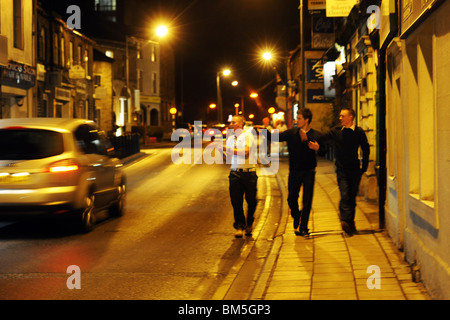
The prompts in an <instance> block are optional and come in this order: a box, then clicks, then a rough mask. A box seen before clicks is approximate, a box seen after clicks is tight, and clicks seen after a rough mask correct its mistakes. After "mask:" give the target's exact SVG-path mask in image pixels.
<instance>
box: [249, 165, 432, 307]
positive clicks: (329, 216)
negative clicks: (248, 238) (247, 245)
mask: <svg viewBox="0 0 450 320" xmlns="http://www.w3.org/2000/svg"><path fill="white" fill-rule="evenodd" d="M278 174H279V178H281V181H282V182H283V184H284V186H285V187H286V188H287V175H288V167H287V166H286V165H284V166H280V171H279V173H278ZM286 192H287V191H286ZM300 199H301V195H300ZM339 199H340V194H339V189H338V186H337V183H336V175H335V173H334V165H333V163H332V162H330V161H326V160H321V161H319V164H318V167H317V173H316V184H315V189H314V199H313V209H312V212H311V217H310V222H309V223H310V225H309V229H310V232H311V236H310V237H306V238H305V237H301V236H296V235H295V233H294V230H293V227H292V221H293V219H292V218H291V217H290V214H285V215H284V216H285V217H286V228H285V230H284V232H283V233H282V235H281V237H282V241H281V244H280V245H279V246H278V247H277V248H276V249H275V251H276V252H274V254H275V256H274V258H273V262H272V265H269V266H266V268H265V272H266V274H265V275H264V274H263V275H262V276H261V277H262V278H264V277H265V280H264V281H263V283H261V281H260V283H259V284H258V286H259V289H258V288H257V290H259V291H260V292H259V294H257V295H256V297H255V296H254V297H253V298H255V299H263V300H329V299H333V300H341V299H342V300H424V299H430V298H429V296H428V295H427V293H426V291H425V289H424V287H423V286H422V284H420V283H415V282H413V281H412V276H411V268H410V266H409V265H408V264H407V263H406V262H405V261H404V259H403V258H402V255H401V252H399V250H398V249H397V248H396V247H395V245H394V244H393V243H392V241H391V239H390V238H389V235H388V234H387V232H386V231H383V230H379V229H378V204H376V203H369V202H366V201H364V200H362V199H358V201H357V211H356V218H355V223H356V228H357V229H358V233H357V234H355V235H353V236H351V237H350V236H347V235H345V233H343V231H342V229H341V225H340V221H339V217H338V212H339V211H338V203H339ZM283 200H284V201H286V199H283ZM300 207H301V205H300ZM286 208H287V204H286ZM285 210H288V209H285ZM371 221H372V223H371ZM373 221H375V223H374V222H373Z"/></svg>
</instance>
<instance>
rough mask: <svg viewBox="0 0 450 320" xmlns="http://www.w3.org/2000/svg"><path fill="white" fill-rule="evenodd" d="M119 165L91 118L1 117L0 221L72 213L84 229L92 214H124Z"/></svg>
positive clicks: (88, 227) (123, 184)
mask: <svg viewBox="0 0 450 320" xmlns="http://www.w3.org/2000/svg"><path fill="white" fill-rule="evenodd" d="M125 192H126V181H125V175H124V173H123V171H122V163H121V161H120V160H119V159H117V158H115V157H114V148H113V147H112V146H111V144H110V143H109V140H108V139H107V138H106V137H105V136H104V135H103V134H102V132H99V131H98V129H97V128H96V126H95V124H94V122H92V121H88V120H80V119H61V118H59V119H54V118H27V119H6V120H0V220H22V219H23V218H27V217H35V218H36V217H44V216H49V215H50V216H53V217H56V216H64V217H75V218H76V219H75V220H74V221H76V223H78V225H79V226H80V228H81V230H82V231H86V232H88V231H90V230H92V228H93V227H94V225H95V222H96V219H95V212H97V210H103V209H106V208H108V209H110V212H111V214H112V215H115V216H121V215H123V213H124V203H125Z"/></svg>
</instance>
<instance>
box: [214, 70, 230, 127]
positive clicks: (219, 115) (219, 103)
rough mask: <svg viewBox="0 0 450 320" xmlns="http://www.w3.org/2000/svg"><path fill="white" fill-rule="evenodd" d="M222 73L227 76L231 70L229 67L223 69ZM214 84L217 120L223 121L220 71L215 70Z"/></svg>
mask: <svg viewBox="0 0 450 320" xmlns="http://www.w3.org/2000/svg"><path fill="white" fill-rule="evenodd" d="M222 74H223V75H224V76H229V75H230V74H231V71H230V70H229V69H225V70H224V71H223V72H222ZM216 85H217V121H218V122H219V123H222V122H223V114H222V113H223V105H222V93H221V91H220V72H217V76H216Z"/></svg>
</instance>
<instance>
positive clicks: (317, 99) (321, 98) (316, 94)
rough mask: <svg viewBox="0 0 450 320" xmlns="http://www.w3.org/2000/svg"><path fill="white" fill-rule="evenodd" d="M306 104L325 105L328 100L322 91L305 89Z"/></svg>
mask: <svg viewBox="0 0 450 320" xmlns="http://www.w3.org/2000/svg"><path fill="white" fill-rule="evenodd" d="M306 97H307V100H306V102H307V103H327V102H329V100H328V99H327V98H325V95H324V94H323V89H307V90H306Z"/></svg>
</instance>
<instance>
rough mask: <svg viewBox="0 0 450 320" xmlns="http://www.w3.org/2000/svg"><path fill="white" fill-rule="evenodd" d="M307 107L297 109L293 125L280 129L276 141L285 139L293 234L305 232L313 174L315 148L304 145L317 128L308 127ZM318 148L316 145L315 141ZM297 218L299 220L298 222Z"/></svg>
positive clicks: (306, 230)
mask: <svg viewBox="0 0 450 320" xmlns="http://www.w3.org/2000/svg"><path fill="white" fill-rule="evenodd" d="M311 120H312V113H311V110H309V109H306V108H303V109H300V110H299V111H298V112H297V127H296V128H291V129H288V130H286V131H284V132H281V133H280V135H279V141H280V142H281V141H286V142H287V147H288V152H289V180H288V204H289V208H290V209H291V216H292V217H293V218H294V229H295V233H296V234H297V235H301V236H308V235H309V232H308V221H309V214H310V212H311V206H312V199H313V191H314V180H315V175H316V166H317V160H316V152H315V150H313V149H312V148H314V145H313V144H312V145H311V147H309V145H308V141H315V140H316V139H317V138H318V137H319V132H318V131H315V130H314V129H311V128H310V123H311ZM316 146H317V148H316V149H318V145H316ZM302 185H303V199H302V210H299V205H298V197H299V193H300V188H301V187H302ZM300 221H301V223H300Z"/></svg>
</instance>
